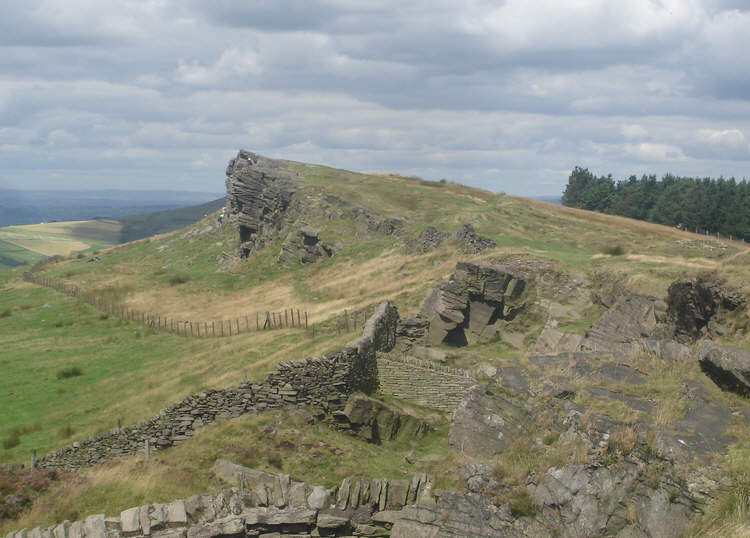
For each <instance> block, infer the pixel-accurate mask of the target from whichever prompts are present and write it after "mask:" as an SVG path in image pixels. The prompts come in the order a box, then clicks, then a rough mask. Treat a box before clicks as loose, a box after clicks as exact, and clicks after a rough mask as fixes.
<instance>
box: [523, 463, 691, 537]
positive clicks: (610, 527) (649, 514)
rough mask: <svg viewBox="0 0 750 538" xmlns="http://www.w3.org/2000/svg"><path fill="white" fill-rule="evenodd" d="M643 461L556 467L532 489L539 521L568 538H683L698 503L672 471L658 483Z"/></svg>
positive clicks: (661, 476) (532, 486) (663, 473)
mask: <svg viewBox="0 0 750 538" xmlns="http://www.w3.org/2000/svg"><path fill="white" fill-rule="evenodd" d="M639 462H641V463H643V461H642V460H641V459H640V458H638V457H635V456H634V457H628V458H626V459H625V460H623V461H622V462H620V463H619V465H617V466H613V467H607V466H602V465H599V464H594V465H589V464H570V465H566V466H564V467H561V468H553V469H550V470H549V471H547V473H546V474H545V475H544V477H543V478H542V480H541V481H540V483H539V484H538V485H536V484H529V486H528V489H529V492H530V494H531V498H532V500H533V501H534V504H535V505H536V506H537V509H538V510H539V512H540V513H539V515H538V519H540V520H542V521H545V523H547V524H548V525H549V526H550V527H553V528H557V529H559V536H565V537H567V536H569V537H579V536H591V537H593V536H615V535H617V536H660V537H664V538H669V537H675V538H676V537H678V536H682V535H683V533H684V532H685V530H686V529H687V527H688V525H689V523H690V519H691V517H692V516H693V514H694V512H695V502H694V501H693V499H692V498H691V497H690V496H689V495H688V494H687V492H686V487H685V485H684V484H682V483H680V481H679V480H677V479H676V478H674V477H673V476H671V475H670V473H668V472H662V473H661V474H660V476H658V478H657V479H656V480H654V478H652V477H649V476H647V474H646V473H645V472H644V471H643V470H641V468H639ZM618 533H622V534H618Z"/></svg>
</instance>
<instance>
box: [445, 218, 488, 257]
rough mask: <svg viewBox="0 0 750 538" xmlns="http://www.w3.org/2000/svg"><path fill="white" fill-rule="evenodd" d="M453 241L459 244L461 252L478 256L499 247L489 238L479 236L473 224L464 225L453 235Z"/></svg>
mask: <svg viewBox="0 0 750 538" xmlns="http://www.w3.org/2000/svg"><path fill="white" fill-rule="evenodd" d="M451 239H452V240H453V241H455V242H456V243H458V249H459V250H460V251H461V252H466V253H467V254H476V253H477V252H481V251H483V250H487V249H488V248H495V247H496V246H497V243H495V242H494V241H493V240H492V239H490V238H489V237H482V236H480V235H478V234H477V232H476V231H474V227H473V226H472V225H471V224H462V225H461V227H460V228H459V229H458V230H456V231H455V232H454V233H452V234H451Z"/></svg>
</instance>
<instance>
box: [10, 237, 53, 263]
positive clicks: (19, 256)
mask: <svg viewBox="0 0 750 538" xmlns="http://www.w3.org/2000/svg"><path fill="white" fill-rule="evenodd" d="M44 258H45V256H44V255H42V254H38V253H36V252H32V251H31V250H28V249H25V248H23V247H19V246H18V245H13V244H11V243H8V242H6V241H3V240H0V266H6V267H16V266H19V265H26V264H30V263H36V262H38V261H41V260H43V259H44Z"/></svg>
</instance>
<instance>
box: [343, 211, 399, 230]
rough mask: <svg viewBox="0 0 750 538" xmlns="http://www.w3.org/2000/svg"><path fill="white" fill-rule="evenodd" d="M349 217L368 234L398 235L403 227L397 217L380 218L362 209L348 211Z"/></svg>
mask: <svg viewBox="0 0 750 538" xmlns="http://www.w3.org/2000/svg"><path fill="white" fill-rule="evenodd" d="M349 217H350V218H351V219H352V220H353V221H355V222H357V223H360V224H363V225H364V226H365V228H366V229H367V230H368V231H370V232H377V233H382V234H385V235H398V234H399V233H400V232H401V230H402V228H403V226H404V221H403V219H400V218H397V217H382V216H380V215H378V214H376V213H374V212H372V211H370V210H369V209H365V208H364V207H355V208H353V209H351V210H350V211H349Z"/></svg>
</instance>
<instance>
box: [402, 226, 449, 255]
mask: <svg viewBox="0 0 750 538" xmlns="http://www.w3.org/2000/svg"><path fill="white" fill-rule="evenodd" d="M446 236H447V234H444V233H443V232H441V231H439V230H438V229H437V228H435V227H434V226H428V227H427V228H425V229H424V230H422V231H421V232H420V233H419V235H418V236H417V237H408V238H406V239H405V241H404V242H405V243H406V253H407V254H424V253H425V252H430V251H431V250H435V249H436V248H438V247H439V246H440V243H442V242H443V239H445V238H446Z"/></svg>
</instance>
